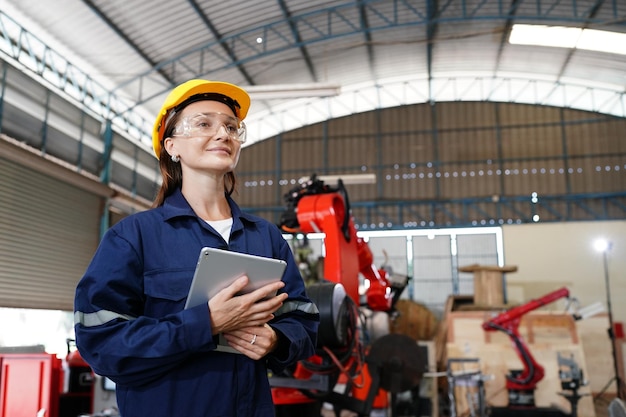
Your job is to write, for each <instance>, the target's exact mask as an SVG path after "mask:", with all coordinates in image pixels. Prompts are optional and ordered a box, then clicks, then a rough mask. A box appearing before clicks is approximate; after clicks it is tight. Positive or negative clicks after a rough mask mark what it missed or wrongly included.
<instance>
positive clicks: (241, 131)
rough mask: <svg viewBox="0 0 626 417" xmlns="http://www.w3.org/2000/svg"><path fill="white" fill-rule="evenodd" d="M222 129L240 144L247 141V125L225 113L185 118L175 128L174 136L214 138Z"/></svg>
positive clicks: (201, 114)
mask: <svg viewBox="0 0 626 417" xmlns="http://www.w3.org/2000/svg"><path fill="white" fill-rule="evenodd" d="M222 127H223V128H224V132H226V134H227V135H228V137H229V138H230V139H232V140H236V141H237V142H240V143H244V142H245V141H246V124H245V123H244V122H243V121H242V120H239V119H237V118H236V117H233V116H229V115H227V114H223V113H198V114H194V115H191V116H185V117H183V118H182V119H181V120H180V121H179V122H178V124H177V125H176V127H174V132H173V133H172V136H184V137H188V138H191V137H213V136H215V135H217V134H218V132H219V130H220V128H222Z"/></svg>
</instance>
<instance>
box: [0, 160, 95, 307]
mask: <svg viewBox="0 0 626 417" xmlns="http://www.w3.org/2000/svg"><path fill="white" fill-rule="evenodd" d="M0 178H1V179H2V180H1V181H0V196H1V197H0V289H1V290H0V306H3V307H21V308H38V309H60V310H67V311H72V310H73V302H74V290H75V288H76V284H77V283H78V280H79V279H80V277H81V276H82V274H83V273H84V271H85V268H86V267H87V263H88V262H89V260H90V259H91V256H92V255H93V252H94V251H95V249H96V246H97V244H98V242H99V215H98V213H100V212H101V204H102V199H101V198H100V197H98V196H97V195H95V194H92V193H89V192H87V191H85V190H82V189H80V188H77V187H74V186H72V185H69V184H67V183H64V182H62V181H60V180H57V179H54V178H51V177H49V176H47V175H44V174H42V173H40V172H37V171H34V170H32V169H29V168H26V167H23V166H21V165H19V164H16V163H14V162H12V161H10V160H8V159H5V158H0Z"/></svg>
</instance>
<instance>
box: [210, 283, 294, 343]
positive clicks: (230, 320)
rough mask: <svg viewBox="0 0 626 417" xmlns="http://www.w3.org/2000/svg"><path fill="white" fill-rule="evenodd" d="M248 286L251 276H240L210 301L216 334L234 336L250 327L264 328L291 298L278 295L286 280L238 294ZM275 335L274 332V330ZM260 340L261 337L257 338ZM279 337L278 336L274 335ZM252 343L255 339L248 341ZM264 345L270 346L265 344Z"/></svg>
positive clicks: (285, 295) (212, 323)
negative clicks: (232, 333) (232, 334)
mask: <svg viewBox="0 0 626 417" xmlns="http://www.w3.org/2000/svg"><path fill="white" fill-rule="evenodd" d="M247 284H248V277H246V276H243V277H240V278H238V279H237V280H236V281H235V282H233V283H232V284H231V285H229V286H228V287H226V288H224V289H223V290H221V291H220V292H218V293H217V294H216V295H215V296H213V298H211V299H210V300H209V302H208V306H209V311H210V314H211V326H212V330H213V334H218V333H230V332H233V331H235V330H240V329H243V328H250V327H264V325H265V324H266V323H267V322H268V321H270V320H271V319H272V318H274V312H275V311H276V310H278V309H279V308H280V307H281V306H282V305H283V301H285V299H287V297H288V295H287V294H285V293H282V294H278V295H274V294H275V293H276V292H277V291H278V290H279V289H281V288H282V287H284V286H285V283H284V282H282V281H278V282H273V283H271V284H267V285H265V286H263V287H261V288H259V289H257V290H254V291H252V292H250V293H248V294H244V295H237V294H238V293H239V292H240V291H241V290H243V289H244V287H245V286H246V285H247ZM268 327H269V326H268ZM270 330H271V329H270ZM271 332H272V333H274V331H273V330H271ZM267 336H269V335H268V334H265V335H264V336H263V337H264V338H266V337H267ZM258 337H259V335H257V338H258ZM275 337H276V334H275V333H274V338H275ZM250 340H252V337H250V338H249V340H248V342H250ZM266 342H267V340H266ZM255 344H256V342H255ZM264 344H266V343H265V342H264Z"/></svg>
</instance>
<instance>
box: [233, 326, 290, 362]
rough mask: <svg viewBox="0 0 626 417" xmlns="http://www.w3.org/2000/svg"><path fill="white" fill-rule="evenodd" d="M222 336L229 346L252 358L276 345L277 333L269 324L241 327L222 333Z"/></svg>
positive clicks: (269, 350) (262, 355)
mask: <svg viewBox="0 0 626 417" xmlns="http://www.w3.org/2000/svg"><path fill="white" fill-rule="evenodd" d="M224 338H225V339H226V341H228V344H229V345H230V346H231V347H233V348H235V349H237V350H238V351H239V352H241V353H243V354H244V355H246V356H247V357H249V358H250V359H254V360H258V359H261V358H262V357H264V356H265V355H267V354H268V353H270V352H271V351H273V350H274V349H276V347H277V346H278V335H277V334H276V332H275V331H274V329H272V327H271V326H270V325H269V324H264V325H263V326H254V327H243V328H241V329H239V330H234V331H232V332H228V333H224Z"/></svg>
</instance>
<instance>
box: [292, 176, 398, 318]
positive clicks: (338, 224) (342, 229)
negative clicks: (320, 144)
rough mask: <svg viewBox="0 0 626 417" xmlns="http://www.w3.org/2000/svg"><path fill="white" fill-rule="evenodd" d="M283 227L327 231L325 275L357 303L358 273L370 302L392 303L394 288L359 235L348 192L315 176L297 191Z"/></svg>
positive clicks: (378, 307)
mask: <svg viewBox="0 0 626 417" xmlns="http://www.w3.org/2000/svg"><path fill="white" fill-rule="evenodd" d="M294 193H295V195H293V196H291V201H290V204H291V205H292V207H290V208H289V209H288V210H287V212H286V215H284V217H283V221H282V222H281V223H282V224H281V227H282V228H283V230H286V231H295V228H296V227H297V231H298V232H302V233H320V232H323V233H325V235H326V236H325V239H324V246H325V249H326V254H325V255H326V256H325V258H324V279H326V280H328V281H331V282H335V283H338V284H342V285H343V287H344V288H345V290H346V294H347V295H348V296H349V297H350V298H351V299H352V300H353V301H354V302H355V303H356V304H357V305H359V304H360V302H359V301H360V300H359V273H361V274H362V275H363V276H364V277H365V278H366V279H367V281H368V283H367V284H368V285H369V286H368V288H367V293H366V296H367V306H368V307H369V308H371V309H372V310H375V311H389V310H390V309H391V307H392V301H393V294H392V288H391V285H390V283H389V280H388V279H387V276H386V272H385V271H383V270H380V269H378V268H376V266H375V265H374V263H373V261H374V257H373V255H372V252H371V250H370V248H369V246H368V245H367V242H365V241H364V240H363V239H361V238H360V237H358V236H357V235H356V229H355V228H354V224H353V221H352V216H351V214H350V207H349V202H348V196H347V194H346V193H345V192H342V188H341V183H340V188H339V189H334V188H331V187H329V186H327V185H324V184H323V182H321V181H319V180H315V177H313V178H312V179H311V180H310V181H309V182H308V183H306V184H303V186H302V187H301V188H300V189H298V190H297V191H294Z"/></svg>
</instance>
